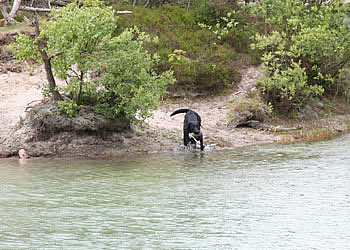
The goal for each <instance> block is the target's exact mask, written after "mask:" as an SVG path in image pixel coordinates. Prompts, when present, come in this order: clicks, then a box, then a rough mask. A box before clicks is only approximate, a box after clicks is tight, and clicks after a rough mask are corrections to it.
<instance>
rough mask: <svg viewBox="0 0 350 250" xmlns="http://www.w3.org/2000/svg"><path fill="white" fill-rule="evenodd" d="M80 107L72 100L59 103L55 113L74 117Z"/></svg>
mask: <svg viewBox="0 0 350 250" xmlns="http://www.w3.org/2000/svg"><path fill="white" fill-rule="evenodd" d="M82 107H83V106H82V105H78V104H76V103H75V102H74V101H73V100H66V101H59V102H58V109H57V112H58V113H59V114H61V115H63V114H65V115H67V116H68V117H74V116H77V115H78V114H79V111H80V109H81V108H82Z"/></svg>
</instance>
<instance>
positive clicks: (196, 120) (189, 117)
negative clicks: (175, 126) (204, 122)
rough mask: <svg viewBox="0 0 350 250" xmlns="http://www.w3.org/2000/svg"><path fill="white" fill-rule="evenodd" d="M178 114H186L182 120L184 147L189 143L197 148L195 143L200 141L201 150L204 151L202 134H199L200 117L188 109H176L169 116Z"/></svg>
mask: <svg viewBox="0 0 350 250" xmlns="http://www.w3.org/2000/svg"><path fill="white" fill-rule="evenodd" d="M180 113H186V115H185V120H184V145H185V146H187V145H188V144H189V143H191V144H194V145H195V146H197V142H198V141H200V144H201V150H204V145H203V134H202V132H201V117H200V116H199V115H198V114H197V113H196V112H194V111H193V110H190V109H178V110H176V111H174V112H173V113H172V114H171V115H170V116H173V115H177V114H180Z"/></svg>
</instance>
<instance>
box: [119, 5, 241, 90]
mask: <svg viewBox="0 0 350 250" xmlns="http://www.w3.org/2000/svg"><path fill="white" fill-rule="evenodd" d="M198 2H200V4H199V5H194V6H192V5H191V7H190V8H189V9H187V8H186V9H185V8H181V7H179V6H168V5H164V6H161V7H159V8H156V9H146V8H140V7H130V6H128V9H130V8H131V9H132V11H133V12H134V14H133V15H132V16H127V15H125V16H120V18H119V29H123V28H125V27H133V26H138V27H140V28H142V30H143V31H146V32H148V33H151V34H154V35H157V36H158V37H159V43H157V44H152V45H150V46H148V45H147V48H148V49H149V50H150V51H156V52H157V54H158V55H159V57H160V60H159V65H158V66H157V68H156V70H157V71H158V72H161V71H165V70H169V69H171V70H173V71H174V75H175V76H176V79H177V83H176V86H174V88H176V87H177V86H178V87H180V89H191V90H199V91H203V92H206V91H213V92H218V91H220V90H223V89H225V88H227V87H228V86H229V85H228V83H232V82H236V81H238V80H239V78H240V76H239V72H238V71H237V69H236V67H235V65H234V63H235V61H236V60H237V55H236V52H235V49H234V48H232V46H230V45H228V44H227V43H222V42H220V41H219V40H218V39H217V38H216V36H215V34H213V33H212V32H211V31H209V30H207V29H203V28H201V27H199V25H198V23H199V22H201V23H213V22H216V19H217V18H218V17H219V16H220V15H221V14H224V11H223V10H221V9H220V10H218V8H216V7H215V6H214V4H213V3H212V1H198ZM211 6H212V8H211ZM203 13H210V15H208V16H203V15H204V14H203ZM214 42H217V44H214ZM176 50H182V51H184V52H185V53H184V54H181V55H179V54H176V53H175V52H174V51H176Z"/></svg>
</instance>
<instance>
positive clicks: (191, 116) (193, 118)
mask: <svg viewBox="0 0 350 250" xmlns="http://www.w3.org/2000/svg"><path fill="white" fill-rule="evenodd" d="M181 113H186V115H185V121H187V122H193V123H198V124H199V126H201V117H200V116H199V115H198V113H197V112H195V111H193V110H191V109H178V110H175V111H174V112H173V113H172V114H171V115H170V116H173V115H177V114H181Z"/></svg>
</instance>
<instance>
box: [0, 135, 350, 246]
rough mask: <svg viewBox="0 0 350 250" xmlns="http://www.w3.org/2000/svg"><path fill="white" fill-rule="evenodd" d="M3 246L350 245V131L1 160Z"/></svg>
mask: <svg viewBox="0 0 350 250" xmlns="http://www.w3.org/2000/svg"><path fill="white" fill-rule="evenodd" d="M0 216H1V224H0V249H28V248H35V249H39V248H40V249H41V248H44V249H256V248H259V249H310V248H311V249H349V247H350V135H344V136H341V137H337V138H335V139H333V140H330V141H321V142H313V143H299V144H289V145H265V146H256V147H246V148H240V149H237V150H231V151H220V152H205V153H197V152H173V153H169V154H156V155H149V156H135V157H129V158H118V159H116V158H115V159H106V160H101V159H99V160H91V159H29V160H26V161H25V162H19V161H18V159H7V160H1V161H0Z"/></svg>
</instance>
